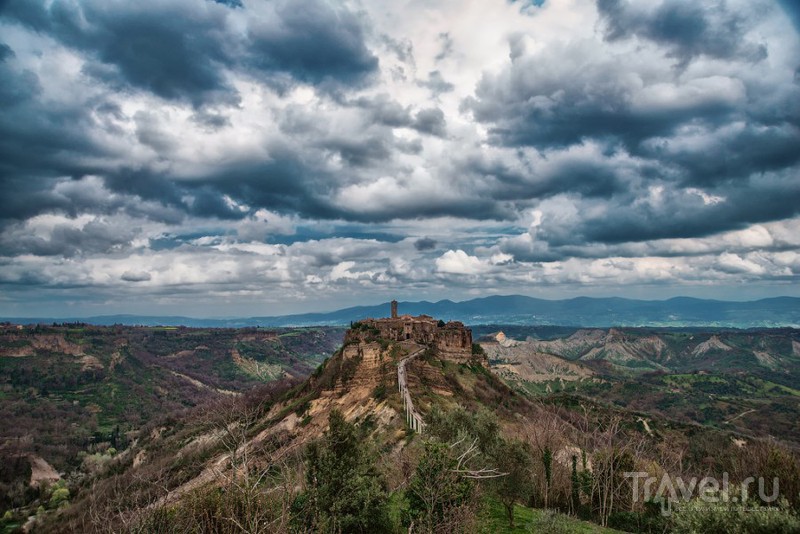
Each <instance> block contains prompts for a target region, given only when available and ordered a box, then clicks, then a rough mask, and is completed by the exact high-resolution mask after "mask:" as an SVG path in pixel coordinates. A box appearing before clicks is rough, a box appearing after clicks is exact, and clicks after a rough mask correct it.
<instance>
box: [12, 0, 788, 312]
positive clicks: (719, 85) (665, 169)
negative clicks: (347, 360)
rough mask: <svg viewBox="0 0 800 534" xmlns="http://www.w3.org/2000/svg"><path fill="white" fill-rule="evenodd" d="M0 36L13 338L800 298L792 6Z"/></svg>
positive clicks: (266, 20) (93, 16)
mask: <svg viewBox="0 0 800 534" xmlns="http://www.w3.org/2000/svg"><path fill="white" fill-rule="evenodd" d="M490 15H491V21H492V22H491V25H487V24H486V23H485V21H486V20H488V17H489V16H490ZM0 35H1V36H2V37H1V38H0V39H1V40H2V42H0V79H2V83H0V185H2V188H3V195H1V196H0V265H2V269H0V271H1V272H0V315H2V314H7V315H19V314H23V313H38V311H40V310H43V309H48V310H49V309H52V310H56V312H58V313H64V314H66V313H67V312H68V307H69V306H73V305H74V306H79V308H80V310H85V311H86V312H87V313H97V312H104V311H106V309H105V308H103V306H105V304H104V303H108V302H120V303H122V302H126V299H125V298H121V297H125V296H128V295H132V294H136V295H138V296H139V298H138V299H137V305H140V306H142V309H141V310H139V311H140V312H142V311H146V310H145V308H147V307H148V306H153V307H160V308H162V309H163V311H181V310H182V307H183V306H186V305H187V304H190V305H192V306H194V309H197V310H198V312H197V313H199V314H212V313H253V314H258V313H283V312H285V311H302V310H306V309H311V308H316V307H319V306H322V307H329V308H332V307H339V306H342V305H347V304H355V303H361V302H372V301H374V300H376V299H388V298H389V297H393V296H396V297H399V298H415V297H420V296H421V295H420V293H423V292H424V293H425V295H426V296H430V295H432V296H440V297H452V296H455V295H463V294H464V291H467V292H470V294H476V295H477V294H485V293H492V292H502V293H510V292H524V293H528V294H537V295H544V296H550V297H561V296H564V295H567V294H570V295H571V294H606V295H607V294H627V295H631V296H672V295H675V294H693V295H694V294H697V295H700V296H715V297H721V298H736V297H739V296H740V295H739V294H738V291H740V288H742V287H743V283H744V282H747V284H746V287H747V291H750V294H749V295H745V296H752V297H754V298H755V297H760V296H768V295H773V294H785V293H786V292H787V291H788V292H790V293H791V292H796V291H797V289H796V287H797V284H796V281H797V277H798V275H799V274H800V242H798V239H797V237H796V236H797V235H800V232H799V231H798V230H800V222H799V221H800V185H799V184H800V83H799V82H798V80H800V78H799V77H798V74H797V73H798V72H800V62H798V59H797V58H798V57H800V37H799V36H798V11H797V9H796V7H794V4H793V3H791V2H781V1H777V0H758V1H756V2H752V1H745V0H728V1H726V2H722V1H720V2H710V3H702V4H698V3H697V2H689V1H683V0H681V1H676V2H670V1H655V2H650V3H647V4H642V3H640V2H631V1H627V0H597V2H596V3H592V2H581V1H578V0H575V1H566V2H534V3H526V4H525V5H522V3H514V2H496V3H476V4H463V3H460V2H450V1H448V0H442V1H440V2H434V3H431V4H430V5H429V6H428V7H426V9H425V10H419V9H415V10H411V9H407V8H406V7H403V6H402V5H399V4H387V3H384V2H363V3H359V4H349V3H329V2H323V1H317V0H314V1H312V2H305V3H303V4H302V5H298V4H297V3H293V2H288V1H286V0H271V1H264V2H255V1H249V0H237V1H212V0H159V1H156V0H146V1H141V2H133V3H131V2H122V1H117V0H114V1H110V2H109V1H101V0H87V1H85V2H72V1H68V0H55V1H52V2H50V1H48V2H45V1H43V0H34V1H27V0H8V1H6V2H1V3H0ZM78 288H79V289H78ZM454 292H456V293H454ZM127 302H130V300H129V299H128V300H127ZM70 303H72V304H70ZM76 303H77V304H76ZM111 311H119V312H125V311H135V310H127V309H122V308H119V309H115V310H111Z"/></svg>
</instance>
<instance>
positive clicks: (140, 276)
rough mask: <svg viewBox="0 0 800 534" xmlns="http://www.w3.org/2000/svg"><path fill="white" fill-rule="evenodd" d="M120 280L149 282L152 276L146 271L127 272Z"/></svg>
mask: <svg viewBox="0 0 800 534" xmlns="http://www.w3.org/2000/svg"><path fill="white" fill-rule="evenodd" d="M120 278H121V279H122V280H124V281H125V282H147V281H148V280H150V279H151V278H152V275H151V274H150V273H148V272H146V271H125V272H124V273H122V276H121V277H120Z"/></svg>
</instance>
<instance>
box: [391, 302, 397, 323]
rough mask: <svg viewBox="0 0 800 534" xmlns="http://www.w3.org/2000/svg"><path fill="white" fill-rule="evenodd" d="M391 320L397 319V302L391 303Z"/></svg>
mask: <svg viewBox="0 0 800 534" xmlns="http://www.w3.org/2000/svg"><path fill="white" fill-rule="evenodd" d="M392 319H397V301H396V300H393V301H392Z"/></svg>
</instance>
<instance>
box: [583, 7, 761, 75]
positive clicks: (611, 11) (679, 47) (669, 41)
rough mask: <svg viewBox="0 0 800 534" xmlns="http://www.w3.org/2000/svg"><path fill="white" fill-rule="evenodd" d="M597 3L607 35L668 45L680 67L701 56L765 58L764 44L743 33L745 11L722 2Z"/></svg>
mask: <svg viewBox="0 0 800 534" xmlns="http://www.w3.org/2000/svg"><path fill="white" fill-rule="evenodd" d="M597 7H598V10H599V12H600V14H601V16H602V17H603V20H604V21H605V23H606V38H607V39H610V40H617V39H625V38H629V37H632V36H638V37H643V38H645V39H650V40H652V41H654V42H656V43H658V44H660V45H664V46H666V47H667V49H668V53H669V55H670V56H672V57H675V58H676V59H677V60H678V65H679V66H681V67H685V66H687V65H688V64H689V62H690V61H691V60H692V59H694V58H695V57H697V56H700V55H705V56H710V57H714V58H720V59H732V58H737V59H744V60H746V61H752V62H755V61H760V60H762V59H764V58H766V57H767V47H766V45H764V44H762V43H754V42H750V41H749V40H747V39H746V38H745V33H746V29H747V28H748V25H749V24H748V21H747V20H746V18H745V16H744V15H743V14H741V13H737V12H733V11H731V10H729V9H728V8H727V6H726V4H725V2H724V1H717V2H693V1H691V0H668V1H663V2H661V3H660V4H658V5H657V6H655V7H654V8H652V9H648V7H644V6H643V5H641V4H638V3H633V4H632V3H630V2H628V1H627V0H598V2H597Z"/></svg>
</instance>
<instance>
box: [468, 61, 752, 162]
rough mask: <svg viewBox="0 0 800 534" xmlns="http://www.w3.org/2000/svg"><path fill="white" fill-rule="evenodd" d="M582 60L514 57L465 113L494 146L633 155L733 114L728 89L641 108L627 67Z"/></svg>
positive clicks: (483, 86) (485, 84)
mask: <svg viewBox="0 0 800 534" xmlns="http://www.w3.org/2000/svg"><path fill="white" fill-rule="evenodd" d="M587 54H589V51H587V50H585V49H583V48H581V47H573V48H567V49H564V50H559V51H553V54H552V55H547V54H540V55H537V56H525V57H524V58H520V59H518V60H517V61H515V62H513V63H512V65H511V67H510V68H509V71H508V72H505V73H503V74H501V75H500V76H484V78H483V79H482V80H481V82H480V84H479V85H478V88H477V90H476V97H475V98H473V99H468V100H467V101H466V102H465V108H466V109H470V110H472V112H473V113H474V115H475V118H476V119H477V120H479V121H481V122H485V123H489V124H491V125H492V127H491V134H492V140H493V142H495V143H497V144H502V145H506V146H518V145H529V146H537V147H566V146H569V145H572V144H577V143H580V142H581V141H583V140H585V139H601V140H606V141H609V142H612V143H613V142H623V143H625V145H626V146H627V147H628V148H629V149H631V150H635V149H637V148H638V145H639V144H640V143H641V142H642V141H643V140H645V139H648V138H651V137H657V136H669V135H672V133H673V132H674V131H675V129H676V128H677V127H678V126H680V125H681V124H684V123H686V122H690V121H699V122H704V123H708V124H712V125H713V124H720V123H721V122H723V121H726V120H729V119H730V117H731V115H732V114H733V113H735V112H736V111H737V109H738V108H737V102H736V101H735V100H733V96H735V95H728V94H727V93H726V91H727V90H729V89H730V87H729V86H728V85H726V86H724V87H720V88H719V90H718V91H716V92H715V90H714V89H713V88H707V89H706V91H707V92H708V94H707V97H706V98H703V99H698V100H697V101H695V102H691V101H681V100H678V99H680V96H678V95H676V96H675V98H676V100H675V101H674V102H673V105H671V106H660V107H659V106H657V105H649V106H648V105H645V104H642V103H641V102H639V100H640V99H641V98H643V95H642V87H641V85H639V83H637V81H636V80H635V79H634V78H632V77H631V76H629V75H628V74H627V70H626V66H625V65H623V64H621V63H619V62H618V61H612V60H608V59H602V60H600V61H599V62H597V63H593V64H589V65H587V64H586V60H587V58H586V57H585V56H586V55H587ZM707 83H710V84H714V83H718V84H720V85H723V84H727V83H729V82H726V81H724V80H711V81H709V82H707ZM680 89H681V87H680V86H677V85H676V87H675V91H676V92H677V91H679V90H680Z"/></svg>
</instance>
